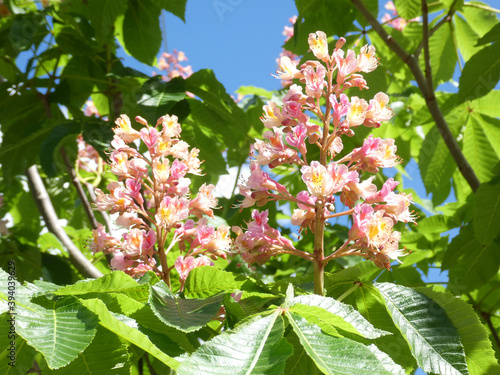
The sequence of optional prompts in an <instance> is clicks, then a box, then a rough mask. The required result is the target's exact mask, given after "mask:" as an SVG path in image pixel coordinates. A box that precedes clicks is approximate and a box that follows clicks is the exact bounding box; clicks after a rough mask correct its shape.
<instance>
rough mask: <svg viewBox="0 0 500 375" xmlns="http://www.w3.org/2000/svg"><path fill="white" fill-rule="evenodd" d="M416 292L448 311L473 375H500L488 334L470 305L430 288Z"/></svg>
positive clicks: (418, 289) (499, 368)
mask: <svg viewBox="0 0 500 375" xmlns="http://www.w3.org/2000/svg"><path fill="white" fill-rule="evenodd" d="M415 290H416V291H418V292H420V293H422V294H425V295H426V296H427V297H429V298H432V300H433V301H435V302H437V303H438V304H439V306H441V307H442V308H443V309H444V310H445V311H446V314H447V315H448V317H449V318H450V320H451V322H452V323H453V325H454V326H455V328H456V329H457V330H458V333H459V334H460V339H461V340H462V344H463V346H464V349H465V357H466V358H467V366H468V369H469V372H470V374H471V375H490V374H500V365H499V364H498V362H497V360H496V358H495V352H494V351H493V349H492V348H491V342H490V340H489V339H488V334H487V332H486V330H485V328H484V326H483V325H482V324H481V322H480V320H479V317H478V316H477V314H476V313H475V312H474V310H473V308H472V306H471V305H470V304H468V303H467V302H465V301H463V300H461V299H460V298H457V297H455V296H453V295H451V294H449V293H443V292H437V291H434V290H432V289H429V288H415Z"/></svg>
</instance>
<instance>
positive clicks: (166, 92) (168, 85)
mask: <svg viewBox="0 0 500 375" xmlns="http://www.w3.org/2000/svg"><path fill="white" fill-rule="evenodd" d="M185 97H186V89H185V87H184V80H183V79H182V78H180V77H179V78H174V79H172V80H171V81H169V82H163V81H162V80H161V77H159V76H156V77H153V78H150V79H149V80H147V81H146V82H144V85H143V86H142V88H141V90H140V91H139V92H138V94H137V96H136V99H137V103H138V104H139V108H140V109H141V111H142V112H143V113H144V117H145V118H146V119H147V120H148V121H150V122H151V123H153V124H156V120H157V119H158V118H160V117H161V116H163V115H165V114H168V113H170V110H171V109H172V107H173V106H174V105H175V104H176V103H177V102H179V101H181V100H182V99H184V98H185Z"/></svg>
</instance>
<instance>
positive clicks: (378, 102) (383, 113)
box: [364, 92, 394, 128]
mask: <svg viewBox="0 0 500 375" xmlns="http://www.w3.org/2000/svg"><path fill="white" fill-rule="evenodd" d="M388 103H389V97H388V96H387V95H386V94H384V93H383V92H379V93H378V94H376V95H375V97H374V98H373V99H371V100H370V105H369V106H368V109H367V111H366V117H365V121H364V125H365V126H368V127H374V128H378V127H379V126H380V123H381V122H382V121H389V120H390V119H391V117H392V116H393V115H394V113H393V112H392V110H391V109H390V108H389V107H388V106H387V104H388Z"/></svg>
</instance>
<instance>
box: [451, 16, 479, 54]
mask: <svg viewBox="0 0 500 375" xmlns="http://www.w3.org/2000/svg"><path fill="white" fill-rule="evenodd" d="M453 20H454V21H455V35H456V38H457V45H458V46H459V48H460V54H461V55H462V57H463V59H464V61H465V62H467V61H469V59H470V58H471V57H472V56H474V55H475V54H476V53H477V52H478V51H479V50H481V49H482V48H483V47H477V46H476V43H477V41H478V39H479V36H478V35H477V34H476V32H475V31H474V30H473V29H472V27H471V26H470V25H469V24H468V23H467V21H465V20H464V19H463V18H462V17H460V16H458V15H455V16H454V17H453Z"/></svg>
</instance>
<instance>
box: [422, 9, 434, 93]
mask: <svg viewBox="0 0 500 375" xmlns="http://www.w3.org/2000/svg"><path fill="white" fill-rule="evenodd" d="M422 17H423V25H422V26H423V27H422V30H423V32H422V44H423V46H424V62H425V79H426V80H427V89H428V90H429V91H431V92H433V91H434V86H433V84H432V68H431V56H430V52H429V38H430V35H429V12H428V10H427V0H422Z"/></svg>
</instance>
